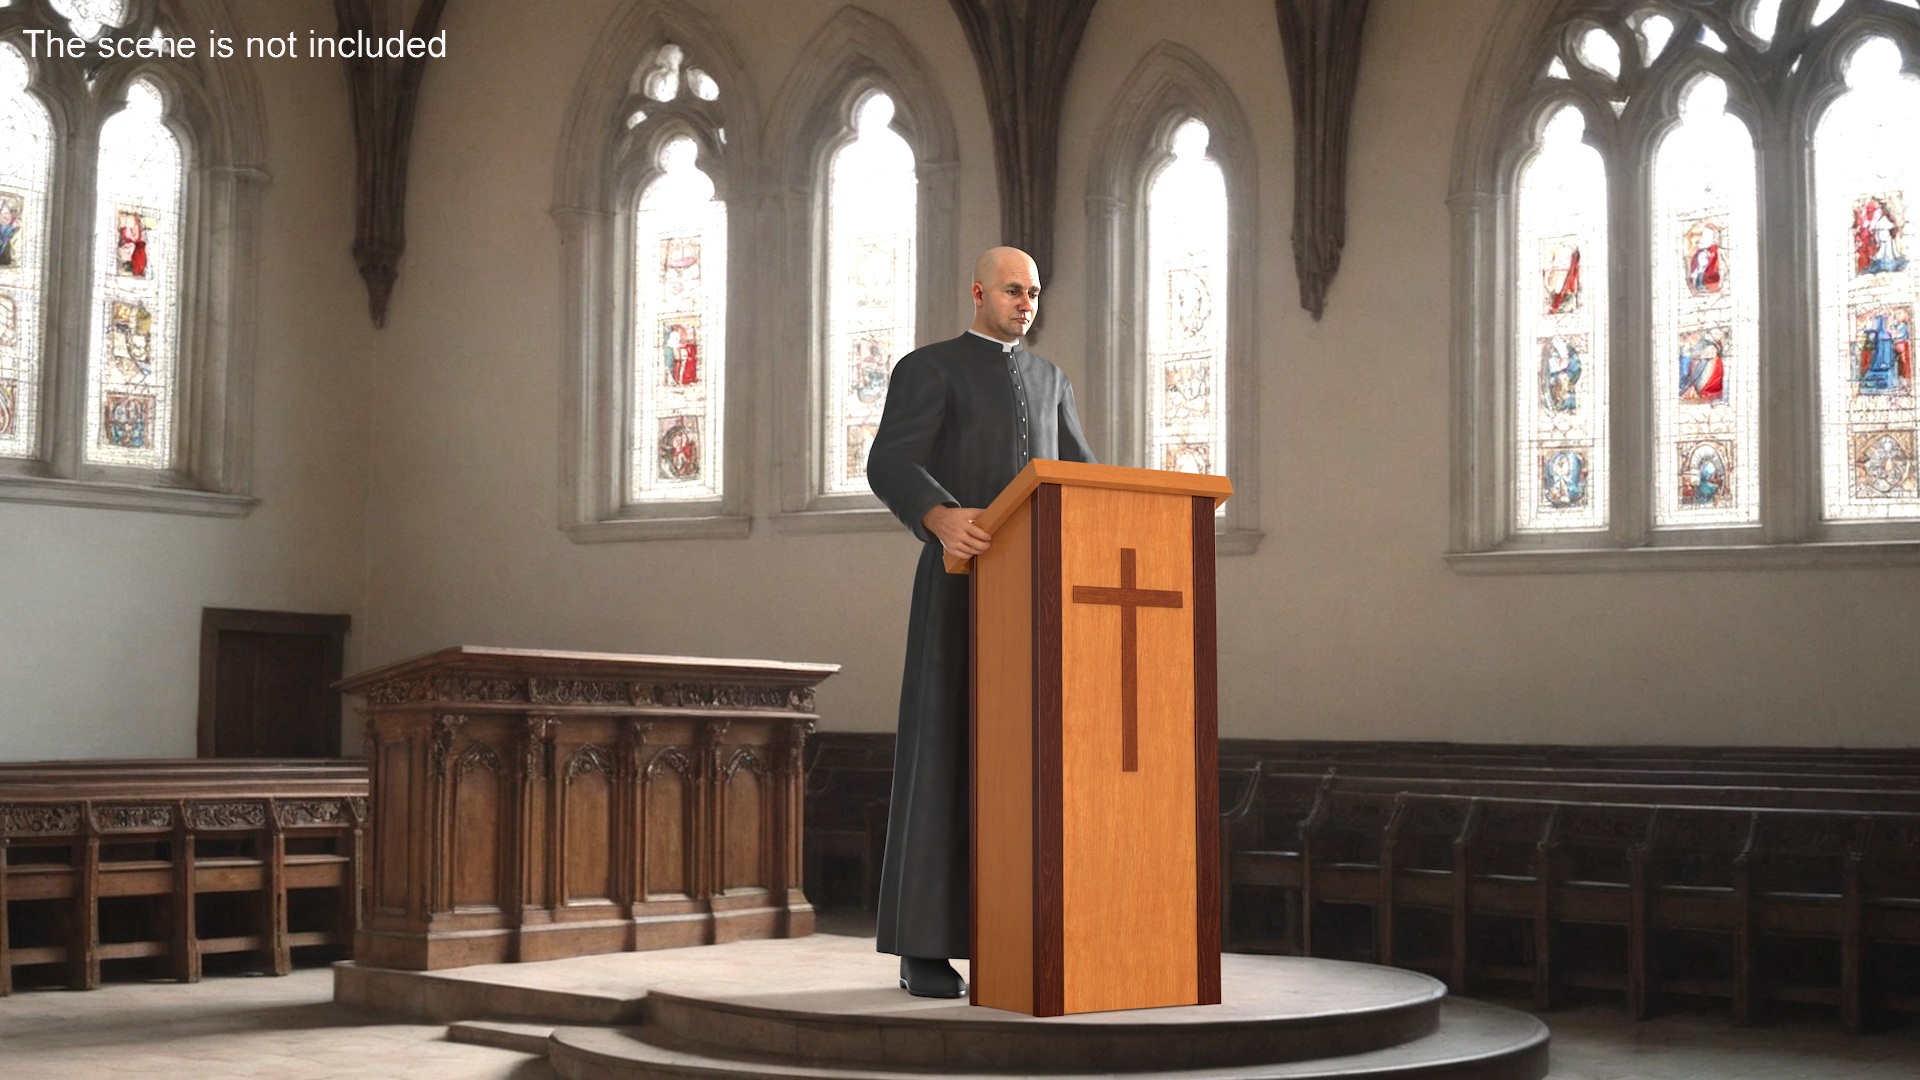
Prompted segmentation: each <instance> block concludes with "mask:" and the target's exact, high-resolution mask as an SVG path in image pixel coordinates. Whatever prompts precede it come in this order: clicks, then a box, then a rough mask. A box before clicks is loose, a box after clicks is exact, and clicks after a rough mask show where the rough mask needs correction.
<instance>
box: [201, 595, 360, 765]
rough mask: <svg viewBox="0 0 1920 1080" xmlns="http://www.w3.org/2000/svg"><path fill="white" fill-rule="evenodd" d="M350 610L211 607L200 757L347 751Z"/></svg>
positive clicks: (206, 615) (204, 650)
mask: <svg viewBox="0 0 1920 1080" xmlns="http://www.w3.org/2000/svg"><path fill="white" fill-rule="evenodd" d="M350 626H351V619H350V618H349V617H348V616H345V615H305V614H298V613H294V612H284V611H243V610H238V609H232V608H207V609H205V610H204V611H203V612H202V613H201V616H200V709H199V724H198V752H199V754H200V756H201V757H209V758H211V757H219V758H239V757H267V758H299V757H315V758H319V757H339V756H340V694H339V692H338V691H336V690H334V689H333V684H334V683H336V682H338V681H339V679H340V675H341V673H342V668H341V665H342V663H343V661H344V657H345V654H346V635H347V631H348V629H349V628H350Z"/></svg>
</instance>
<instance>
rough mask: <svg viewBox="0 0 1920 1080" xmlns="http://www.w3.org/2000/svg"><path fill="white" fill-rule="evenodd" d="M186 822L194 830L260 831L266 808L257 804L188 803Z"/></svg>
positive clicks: (264, 824)
mask: <svg viewBox="0 0 1920 1080" xmlns="http://www.w3.org/2000/svg"><path fill="white" fill-rule="evenodd" d="M187 821H188V823H189V824H191V825H192V826H193V827H194V828H196V829H207V830H212V829H262V828H265V827H266V824H267V807H266V804H265V803H257V802H196V803H188V804H187Z"/></svg>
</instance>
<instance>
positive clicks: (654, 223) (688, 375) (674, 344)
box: [627, 136, 727, 502]
mask: <svg viewBox="0 0 1920 1080" xmlns="http://www.w3.org/2000/svg"><path fill="white" fill-rule="evenodd" d="M698 156H699V151H698V148H697V147H696V146H695V144H694V142H693V140H692V139H690V138H687V137H685V136H678V137H675V138H673V139H669V140H668V141H667V142H666V144H665V145H664V146H663V147H662V148H661V150H660V154H659V159H658V166H659V169H660V173H659V175H658V176H656V177H655V178H654V179H653V181H652V182H651V183H649V184H648V185H647V186H646V189H645V190H644V191H643V192H642V193H641V195H640V197H639V200H638V204H637V206H636V209H635V213H634V230H633V232H634V267H635V270H634V279H635V286H636V293H637V295H636V296H635V303H634V315H635V318H634V325H633V341H634V350H633V374H632V394H633V398H632V401H633V404H632V411H631V418H630V422H631V424H632V430H631V434H630V439H629V447H630V453H629V458H628V476H629V481H628V485H627V489H628V498H630V499H631V500H632V501H634V502H665V501H675V502H681V501H694V500H715V499H718V498H719V497H720V494H721V476H722V472H721V467H722V461H721V456H722V455H721V448H722V446H723V445H724V439H723V434H724V433H723V431H722V430H721V425H722V418H723V416H724V412H723V406H724V400H723V398H724V392H725V358H726V291H727V271H726V260H727V208H726V204H725V203H723V202H721V201H720V200H719V199H717V198H715V197H714V186H713V180H712V178H710V177H709V176H707V174H706V173H705V172H702V171H701V169H700V167H699V164H698V162H697V158H698Z"/></svg>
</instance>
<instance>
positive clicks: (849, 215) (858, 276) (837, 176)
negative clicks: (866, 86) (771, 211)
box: [821, 93, 917, 494]
mask: <svg viewBox="0 0 1920 1080" xmlns="http://www.w3.org/2000/svg"><path fill="white" fill-rule="evenodd" d="M893 110H894V104H893V100H892V99H891V98H889V97H887V95H885V94H882V93H873V94H870V95H868V96H867V97H866V98H865V99H863V100H862V101H861V102H860V105H859V107H858V108H857V109H856V110H855V112H854V138H853V140H852V141H851V142H849V143H847V144H846V145H845V146H843V147H841V148H840V149H839V151H837V152H836V153H835V154H834V155H833V161H832V164H831V166H830V167H829V171H828V179H827V185H828V186H827V235H828V239H827V282H828V296H827V305H826V307H827V353H826V356H827V377H826V379H825V380H824V388H825V392H826V398H827V400H826V408H825V409H824V410H823V413H824V415H823V422H822V425H821V426H822V434H823V436H824V437H825V439H826V454H825V457H824V468H825V475H824V477H823V478H822V484H821V490H822V492H823V493H825V494H853V493H859V492H865V491H867V490H868V488H867V448H868V446H869V445H870V444H871V443H872V442H873V435H874V432H875V431H877V430H878V429H879V426H880V414H881V412H882V411H883V410H884V409H885V407H886V402H887V380H888V377H889V376H890V375H891V374H892V371H893V365H894V364H895V363H896V362H897V361H899V359H900V357H901V356H903V355H905V354H906V353H907V352H908V351H909V350H911V349H912V348H913V341H914V332H915V327H914V300H915V292H914V239H915V233H916V231H917V226H916V211H915V206H916V189H915V179H914V162H913V149H912V148H911V147H909V146H908V145H907V141H906V140H905V139H903V138H901V137H900V136H899V134H898V133H896V132H895V131H894V130H893V129H892V128H890V127H889V126H888V125H889V124H890V123H892V121H893Z"/></svg>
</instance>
